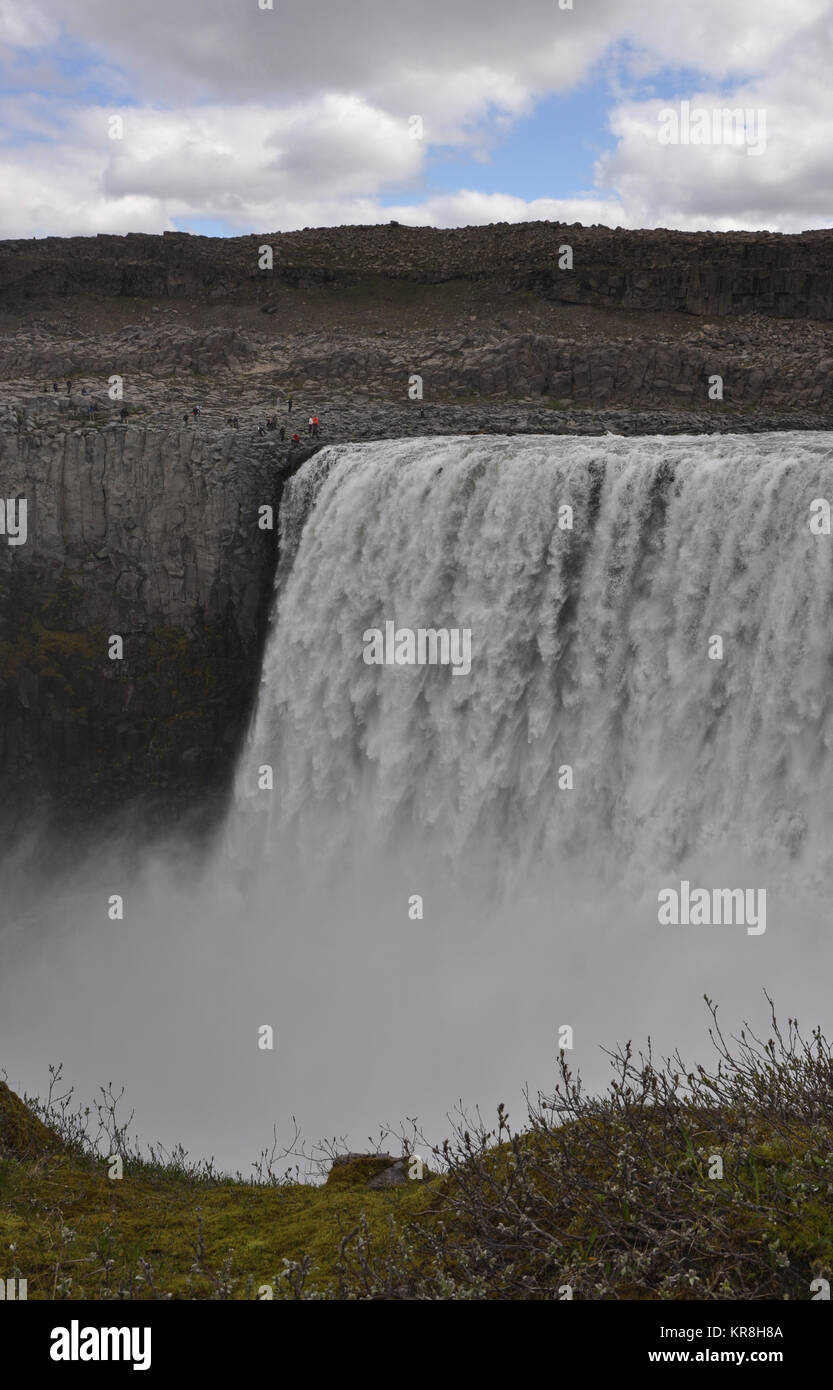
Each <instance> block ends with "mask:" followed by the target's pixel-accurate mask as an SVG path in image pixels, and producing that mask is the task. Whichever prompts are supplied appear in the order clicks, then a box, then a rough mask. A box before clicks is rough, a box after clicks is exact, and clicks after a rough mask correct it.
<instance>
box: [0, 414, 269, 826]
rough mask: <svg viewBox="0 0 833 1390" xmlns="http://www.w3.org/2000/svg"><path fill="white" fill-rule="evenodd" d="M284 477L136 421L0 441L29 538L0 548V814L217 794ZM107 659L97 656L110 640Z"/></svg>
mask: <svg viewBox="0 0 833 1390" xmlns="http://www.w3.org/2000/svg"><path fill="white" fill-rule="evenodd" d="M285 472H286V467H285V463H284V461H283V460H282V459H279V458H278V456H277V454H276V453H275V452H271V453H270V452H267V451H261V453H260V454H259V455H258V456H257V457H256V458H254V459H252V458H250V457H248V455H247V450H246V448H245V446H244V445H243V441H241V440H238V439H232V440H227V441H226V442H225V443H223V442H218V441H215V440H212V439H211V438H209V437H205V436H203V437H200V436H198V435H197V434H196V433H195V432H191V433H190V434H188V433H187V432H186V431H182V432H180V431H167V430H163V429H153V428H150V427H131V428H121V427H118V426H109V427H106V428H104V429H102V430H89V431H88V430H83V431H82V430H80V429H75V430H64V429H60V428H58V427H52V428H48V427H44V428H39V427H37V425H32V427H30V428H28V429H25V430H18V431H16V432H7V433H3V434H2V435H0V475H2V480H3V492H4V496H6V497H25V498H26V499H27V505H28V531H29V539H28V541H27V543H26V544H23V545H19V546H11V545H8V544H7V543H6V540H5V538H0V772H1V773H2V786H3V789H4V798H3V799H4V801H5V804H6V806H7V807H8V806H9V804H10V803H11V804H14V805H15V806H16V807H17V808H18V810H19V809H20V807H21V805H24V806H25V805H27V804H28V805H30V806H33V805H34V804H36V803H37V801H38V800H39V799H43V798H46V797H49V798H58V799H59V800H61V801H63V802H65V803H66V804H67V805H71V806H74V807H82V808H92V807H93V806H95V807H96V808H97V809H99V810H102V811H104V810H107V809H108V807H109V806H112V805H120V804H123V803H124V802H125V801H126V800H129V799H130V798H131V797H132V796H135V795H136V794H137V793H140V792H142V793H151V794H153V793H160V794H162V793H164V794H165V796H166V798H168V799H170V798H171V797H173V799H174V801H175V800H176V798H177V794H178V793H181V794H182V795H183V796H184V797H185V798H186V799H191V798H192V797H199V796H200V795H205V794H207V793H208V792H209V791H212V792H214V791H222V789H223V788H224V786H225V785H226V782H227V779H228V777H229V775H230V772H231V768H232V764H233V758H234V754H235V752H236V749H237V745H238V743H239V740H240V737H241V734H242V732H243V730H244V728H245V724H246V720H247V716H248V713H249V709H250V705H251V700H252V693H253V691H254V690H255V689H256V688H257V679H258V672H259V665H260V656H261V646H262V640H263V636H264V632H265V625H266V620H267V616H268V607H269V599H270V594H271V590H272V580H273V575H274V569H275V562H276V535H277V531H276V529H274V527H273V529H272V530H267V529H261V527H260V526H259V519H260V518H259V508H261V507H262V506H263V505H264V504H265V505H268V506H271V507H272V508H273V509H274V521H275V523H276V519H277V505H278V502H279V497H280V487H281V479H282V477H283V476H284V475H285ZM113 636H120V637H121V638H122V640H123V659H122V660H111V659H110V656H109V651H110V644H111V638H112V637H113Z"/></svg>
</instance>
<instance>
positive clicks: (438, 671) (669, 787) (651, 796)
mask: <svg viewBox="0 0 833 1390" xmlns="http://www.w3.org/2000/svg"><path fill="white" fill-rule="evenodd" d="M819 497H822V498H827V499H830V500H833V439H831V437H830V436H829V435H819V434H815V435H810V434H799V433H795V434H773V435H749V436H723V437H679V438H618V437H617V438H614V437H605V438H603V439H597V438H590V439H581V438H552V437H533V438H514V439H506V438H489V437H480V438H465V439H459V438H457V439H451V438H443V439H435V440H431V441H425V440H406V441H402V442H397V443H389V442H385V443H375V444H367V445H357V446H351V447H344V446H343V447H340V448H336V449H328V450H325V451H323V453H321V454H319V455H318V456H316V457H315V458H314V459H312V460H310V461H309V462H308V463H307V464H306V465H304V467H303V468H302V469H301V471H300V473H299V474H298V475H297V476H296V477H295V478H294V479H293V480H292V481H291V483H290V484H289V487H288V489H287V493H286V494H285V499H286V500H285V504H284V515H283V536H282V544H283V552H284V559H283V563H282V567H281V572H280V575H279V595H278V603H277V610H276V615H275V619H274V625H273V629H272V633H271V637H270V640H269V643H268V647H267V651H266V655H265V660H264V666H263V680H262V689H261V694H260V701H259V705H258V709H257V714H256V719H255V723H254V726H253V730H252V735H251V738H250V741H249V746H248V749H247V752H246V754H245V757H244V759H243V761H242V765H241V768H240V772H239V776H238V785H237V799H236V806H235V810H234V815H233V821H234V823H235V829H236V833H237V836H238V843H239V841H240V834H241V830H242V838H243V840H246V839H250V840H251V839H254V840H256V842H257V845H258V850H257V853H258V854H260V853H261V850H262V849H263V848H264V841H266V842H267V843H266V845H265V848H266V850H267V854H268V853H270V852H274V851H275V849H276V847H277V846H279V845H281V844H283V845H284V846H285V845H286V844H287V843H288V842H289V843H291V844H292V847H293V851H292V852H293V853H295V852H299V853H301V854H303V853H304V852H305V851H307V852H308V855H309V857H310V861H312V860H319V861H320V857H321V855H322V849H323V846H324V844H326V845H327V846H328V847H329V848H330V850H334V849H337V848H340V849H342V850H347V849H349V850H350V852H351V855H352V856H355V855H357V854H358V855H361V854H362V853H364V852H366V851H367V850H368V848H369V846H371V845H373V846H374V847H375V848H376V850H377V851H378V850H380V849H384V848H385V847H390V848H395V847H397V846H400V845H403V844H409V845H411V846H413V845H414V843H415V842H418V843H421V844H424V845H429V844H430V845H431V846H434V847H436V846H442V847H443V848H444V850H445V851H446V852H447V854H448V855H449V856H451V857H452V858H454V859H455V860H456V861H457V862H458V864H460V863H463V862H465V861H467V860H468V859H469V858H470V857H471V856H479V857H486V858H488V859H489V861H490V862H491V863H492V864H493V865H496V866H497V870H498V877H499V878H500V879H501V881H502V882H504V883H505V882H507V881H512V882H516V881H517V878H518V874H519V871H520V872H522V873H527V872H529V871H530V870H532V869H534V868H535V867H536V866H540V865H542V864H547V863H552V862H555V861H562V862H563V861H564V860H565V859H583V860H590V861H593V862H594V864H595V865H596V867H597V868H602V867H603V868H604V869H605V871H606V872H613V873H617V872H621V868H622V866H623V865H624V864H628V865H629V866H630V868H631V870H632V871H633V870H634V869H637V870H638V871H640V872H642V873H645V872H649V873H653V874H656V873H657V872H661V873H665V874H668V873H669V872H673V871H674V870H675V869H677V868H678V867H680V866H683V868H685V865H686V863H687V862H688V858H689V857H690V856H691V855H693V854H697V853H700V852H709V851H715V850H720V851H724V850H725V849H726V847H727V846H733V847H734V848H735V850H736V852H737V853H740V854H746V855H751V856H755V857H761V858H767V859H770V858H772V857H775V858H779V859H788V858H789V857H791V856H796V855H798V854H801V855H802V862H803V863H804V870H805V872H810V871H812V872H815V871H817V870H819V871H821V870H823V869H824V867H826V866H827V867H829V863H830V857H829V850H828V842H829V836H828V834H827V827H828V825H829V823H830V814H831V811H833V778H831V776H830V748H831V742H832V741H833V699H832V698H831V697H832V696H833V664H832V659H833V619H831V611H833V610H832V608H831V599H833V560H832V557H833V549H831V547H833V539H831V537H830V536H825V535H818V534H814V532H813V531H812V530H811V527H810V518H811V510H810V504H811V503H812V502H813V501H814V499H816V498H819ZM565 506H568V507H570V508H572V518H571V520H572V529H570V528H569V522H570V518H569V517H568V516H567V515H566V514H565V513H564V512H561V513H559V508H563V507H565ZM559 516H560V517H561V525H559ZM386 621H394V622H395V623H396V625H397V627H408V628H412V629H418V628H420V627H424V628H469V629H471V633H472V639H471V640H472V662H471V672H470V674H468V675H465V676H464V675H459V676H455V675H452V671H451V669H450V668H449V667H448V666H396V665H381V666H376V665H372V666H369V665H367V664H365V662H364V660H363V656H362V652H363V641H362V638H363V633H364V632H365V631H366V630H367V629H371V628H378V629H383V628H384V625H385V622H386ZM715 636H716V637H719V638H721V639H722V643H723V656H722V659H712V658H711V657H710V640H711V639H712V638H713V637H715ZM711 650H712V652H714V645H712V648H711ZM264 764H269V765H273V766H274V790H273V791H271V792H269V791H263V790H260V789H259V787H258V769H259V768H261V767H262V766H263V765H264ZM565 766H569V767H570V768H572V774H573V783H574V785H573V789H572V790H570V789H569V788H565V787H560V786H559V768H562V767H565ZM563 780H565V779H563V778H562V781H563ZM258 825H259V828H258Z"/></svg>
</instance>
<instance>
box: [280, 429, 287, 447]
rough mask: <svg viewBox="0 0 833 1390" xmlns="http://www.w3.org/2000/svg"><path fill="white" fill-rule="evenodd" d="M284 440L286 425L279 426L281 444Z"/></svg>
mask: <svg viewBox="0 0 833 1390" xmlns="http://www.w3.org/2000/svg"><path fill="white" fill-rule="evenodd" d="M285 439H286V425H281V444H283V441H284V440H285Z"/></svg>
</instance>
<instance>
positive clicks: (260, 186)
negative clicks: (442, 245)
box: [0, 0, 833, 236]
mask: <svg viewBox="0 0 833 1390" xmlns="http://www.w3.org/2000/svg"><path fill="white" fill-rule="evenodd" d="M831 22H832V21H831V6H830V3H829V0H771V3H770V4H769V6H768V7H767V11H766V20H765V22H763V21H762V18H761V12H760V7H759V0H733V3H732V5H731V6H728V7H727V6H726V4H725V0H697V3H693V0H688V2H687V3H679V4H677V5H675V6H673V7H672V6H669V5H668V4H667V0H627V3H622V0H595V2H594V3H591V0H575V9H574V10H572V11H562V10H559V9H558V7H557V5H556V4H555V3H554V0H520V2H519V3H517V4H516V5H514V6H506V5H505V4H504V3H503V0H479V2H478V4H477V5H475V4H473V3H471V0H459V3H455V4H454V5H453V6H452V5H448V4H447V3H446V0H443V3H440V0H421V4H420V5H419V6H411V5H408V4H404V3H402V4H395V3H394V4H392V3H390V0H364V3H362V4H360V5H354V4H351V5H349V6H345V5H338V4H335V3H333V0H280V3H278V0H276V3H275V9H274V10H272V11H263V10H260V9H259V8H258V6H257V4H256V3H255V0H234V2H232V0H178V2H177V5H176V7H175V9H174V8H173V7H171V6H170V4H169V3H167V0H166V3H165V4H164V5H163V4H162V3H161V0H144V3H143V4H142V5H141V6H134V5H133V4H132V0H131V3H130V4H129V5H128V4H127V2H126V0H115V3H114V0H75V3H74V5H73V8H72V11H71V12H69V11H67V10H66V7H65V6H64V5H63V4H62V3H58V0H40V7H39V8H38V7H32V6H27V7H26V8H25V9H24V8H23V7H20V6H18V5H11V4H10V3H9V0H0V42H2V39H3V38H4V37H5V38H6V40H7V42H11V43H12V44H14V45H18V46H25V45H28V44H34V45H35V46H37V45H38V44H39V43H40V44H43V45H44V46H47V45H48V44H49V41H50V37H51V36H54V34H55V33H57V32H58V30H59V28H60V27H61V26H63V27H64V29H65V30H66V31H67V32H68V34H69V36H70V37H71V38H72V39H73V40H77V41H78V42H80V43H86V44H88V45H91V46H92V51H93V52H94V54H95V61H96V63H97V64H99V65H100V67H99V68H98V70H97V75H98V76H99V77H100V76H101V74H102V73H104V72H105V71H106V68H107V65H108V64H109V65H110V66H111V71H112V72H113V74H114V81H115V82H116V84H117V86H119V90H124V91H125V92H127V93H129V94H130V96H131V98H132V99H133V100H134V101H135V103H136V104H135V105H134V106H132V107H131V106H127V107H125V108H123V110H122V114H123V115H124V119H125V138H124V140H123V141H121V142H119V141H110V140H108V139H107V131H106V120H107V117H108V116H109V115H110V114H111V113H110V112H109V111H107V110H104V109H102V108H101V107H94V106H87V107H81V108H75V107H73V106H71V105H69V104H68V103H67V102H66V100H64V99H60V100H59V101H57V102H55V103H53V104H52V105H51V106H50V105H49V103H48V102H47V101H46V100H45V98H44V97H42V96H38V95H34V96H32V97H30V98H27V99H23V98H21V99H7V100H6V101H5V103H4V110H3V114H4V115H5V117H6V121H5V124H6V128H7V129H11V130H12V131H15V130H17V131H20V132H25V131H28V132H30V133H35V134H37V135H38V136H39V137H40V139H38V140H36V141H31V142H29V143H26V144H19V145H18V146H17V147H16V146H15V145H13V144H8V143H7V144H6V146H5V147H0V155H2V160H3V166H4V168H3V172H4V174H5V176H6V178H7V179H9V180H11V181H12V183H13V186H14V188H15V195H14V197H13V198H12V199H10V200H7V201H6V204H5V206H4V207H3V208H2V209H0V235H5V236H13V235H33V234H39V235H40V234H43V233H44V232H48V231H61V232H64V233H69V232H82V231H93V230H113V231H127V230H161V229H162V228H163V227H169V226H171V225H173V223H174V222H175V221H179V220H188V219H196V218H220V219H223V220H224V221H225V222H226V223H227V224H228V225H229V227H230V228H231V229H233V230H240V231H243V230H267V229H290V228H291V227H295V226H306V225H315V224H316V223H318V222H352V221H380V220H387V218H389V217H390V216H397V217H399V218H400V220H402V221H409V222H412V223H420V224H424V223H427V222H435V223H436V224H437V225H453V224H454V223H459V222H461V221H471V222H482V221H490V220H506V221H509V220H517V219H523V218H538V217H557V218H560V219H563V220H568V221H573V220H580V221H583V222H608V223H610V224H611V225H617V224H619V225H623V226H640V225H643V226H651V225H655V226H656V225H667V226H680V227H709V226H711V227H714V228H725V227H742V226H750V227H751V226H769V227H773V228H776V229H779V230H794V229H798V228H801V227H804V226H819V225H824V224H825V222H829V220H830V212H829V208H830V192H831V176H830V173H829V169H828V166H829V157H828V153H827V152H828V150H829V148H830V144H831V136H833V122H831V118H830V116H829V114H828V109H827V108H828V101H827V87H828V83H829V77H828V73H829V68H830V60H831V51H832V50H833V36H832V31H831ZM604 55H607V59H608V61H609V62H611V61H612V55H616V60H617V62H618V63H619V64H623V65H624V70H625V71H628V70H629V71H630V72H631V74H632V75H633V76H636V75H638V76H639V79H640V81H641V82H642V83H643V84H644V83H645V82H646V80H650V79H651V78H654V79H655V80H656V81H658V82H659V81H662V82H663V86H662V88H659V89H657V91H656V95H655V96H653V95H652V96H651V99H646V100H635V99H634V98H633V96H632V95H631V94H628V93H627V92H623V93H622V95H621V97H620V98H619V99H618V100H617V102H616V104H615V105H614V106H613V108H612V110H611V111H610V113H609V120H610V127H611V130H612V132H613V133H614V135H615V137H616V141H617V145H616V148H615V150H614V151H612V152H611V153H608V154H606V155H604V156H603V157H602V158H601V159H600V160H599V161H598V163H597V166H596V182H597V187H598V188H599V190H604V192H603V193H602V192H600V193H599V194H598V195H594V194H593V193H592V192H591V193H590V194H589V195H588V196H587V197H581V198H578V197H573V198H567V199H545V198H536V197H535V196H534V194H535V191H536V190H534V189H530V198H529V199H522V198H517V197H512V196H509V195H504V194H501V193H495V194H483V193H479V192H478V191H477V190H474V189H460V190H458V191H456V192H454V193H450V194H443V195H433V194H431V193H430V191H429V192H426V182H427V176H426V172H425V169H426V159H425V156H426V152H427V151H428V150H429V149H430V147H431V146H432V145H434V146H436V145H439V144H441V145H450V146H452V147H457V148H458V149H459V150H461V151H463V152H466V154H467V155H468V157H469V158H472V159H474V160H480V161H485V160H487V158H488V151H489V148H490V145H491V143H492V142H493V141H494V139H495V138H497V137H498V136H500V135H501V134H503V133H505V131H506V129H507V128H508V127H509V126H510V125H511V124H512V123H513V122H514V121H516V120H517V119H518V118H521V117H523V116H524V115H527V114H528V113H529V112H530V111H531V110H532V109H533V106H534V102H535V100H536V99H537V98H538V97H539V96H541V95H542V94H544V93H549V92H554V91H565V90H567V89H569V88H574V87H575V86H577V84H578V83H579V82H580V81H581V80H582V79H583V78H586V77H587V75H588V73H589V72H590V71H591V69H592V67H593V64H594V63H596V62H597V60H599V59H600V58H602V57H603V56H604ZM113 65H123V68H124V71H122V69H121V68H119V67H114V66H113ZM694 66H699V67H700V68H701V69H702V72H703V74H705V75H706V80H705V81H703V80H701V85H702V88H703V90H702V91H701V92H690V91H679V92H674V91H671V90H666V89H665V85H664V84H665V82H666V81H667V78H665V77H664V76H663V74H664V72H666V71H667V70H668V69H670V68H680V67H689V68H691V67H694ZM735 74H740V76H738V77H735V76H734V75H735ZM729 79H731V80H729ZM681 97H686V98H689V99H690V100H692V102H697V103H700V104H703V105H717V106H720V107H730V106H735V105H747V106H754V107H756V108H757V107H763V108H765V110H766V112H767V127H768V129H767V151H766V154H765V155H764V156H762V157H761V158H749V157H747V156H745V155H744V154H743V152H742V151H737V150H734V149H727V148H718V147H704V148H699V149H697V148H686V149H684V148H681V147H668V146H662V145H661V144H660V143H659V141H658V140H657V138H656V112H657V110H658V109H659V107H661V106H665V105H668V104H669V103H670V102H673V101H676V100H679V98H681ZM414 114H418V115H420V116H422V118H423V121H424V127H425V138H424V140H423V141H418V140H411V139H409V138H408V129H407V122H408V117H409V116H411V115H414ZM44 136H49V137H51V143H45V142H44V140H43V137H44ZM576 139H577V140H579V139H581V132H580V131H578V132H576ZM404 189H409V190H410V195H409V196H408V197H405V196H403V194H402V190H404ZM391 190H396V192H397V197H398V200H400V206H399V207H397V208H396V209H391V208H387V207H384V206H383V205H382V200H383V199H384V197H385V193H386V191H391Z"/></svg>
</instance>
